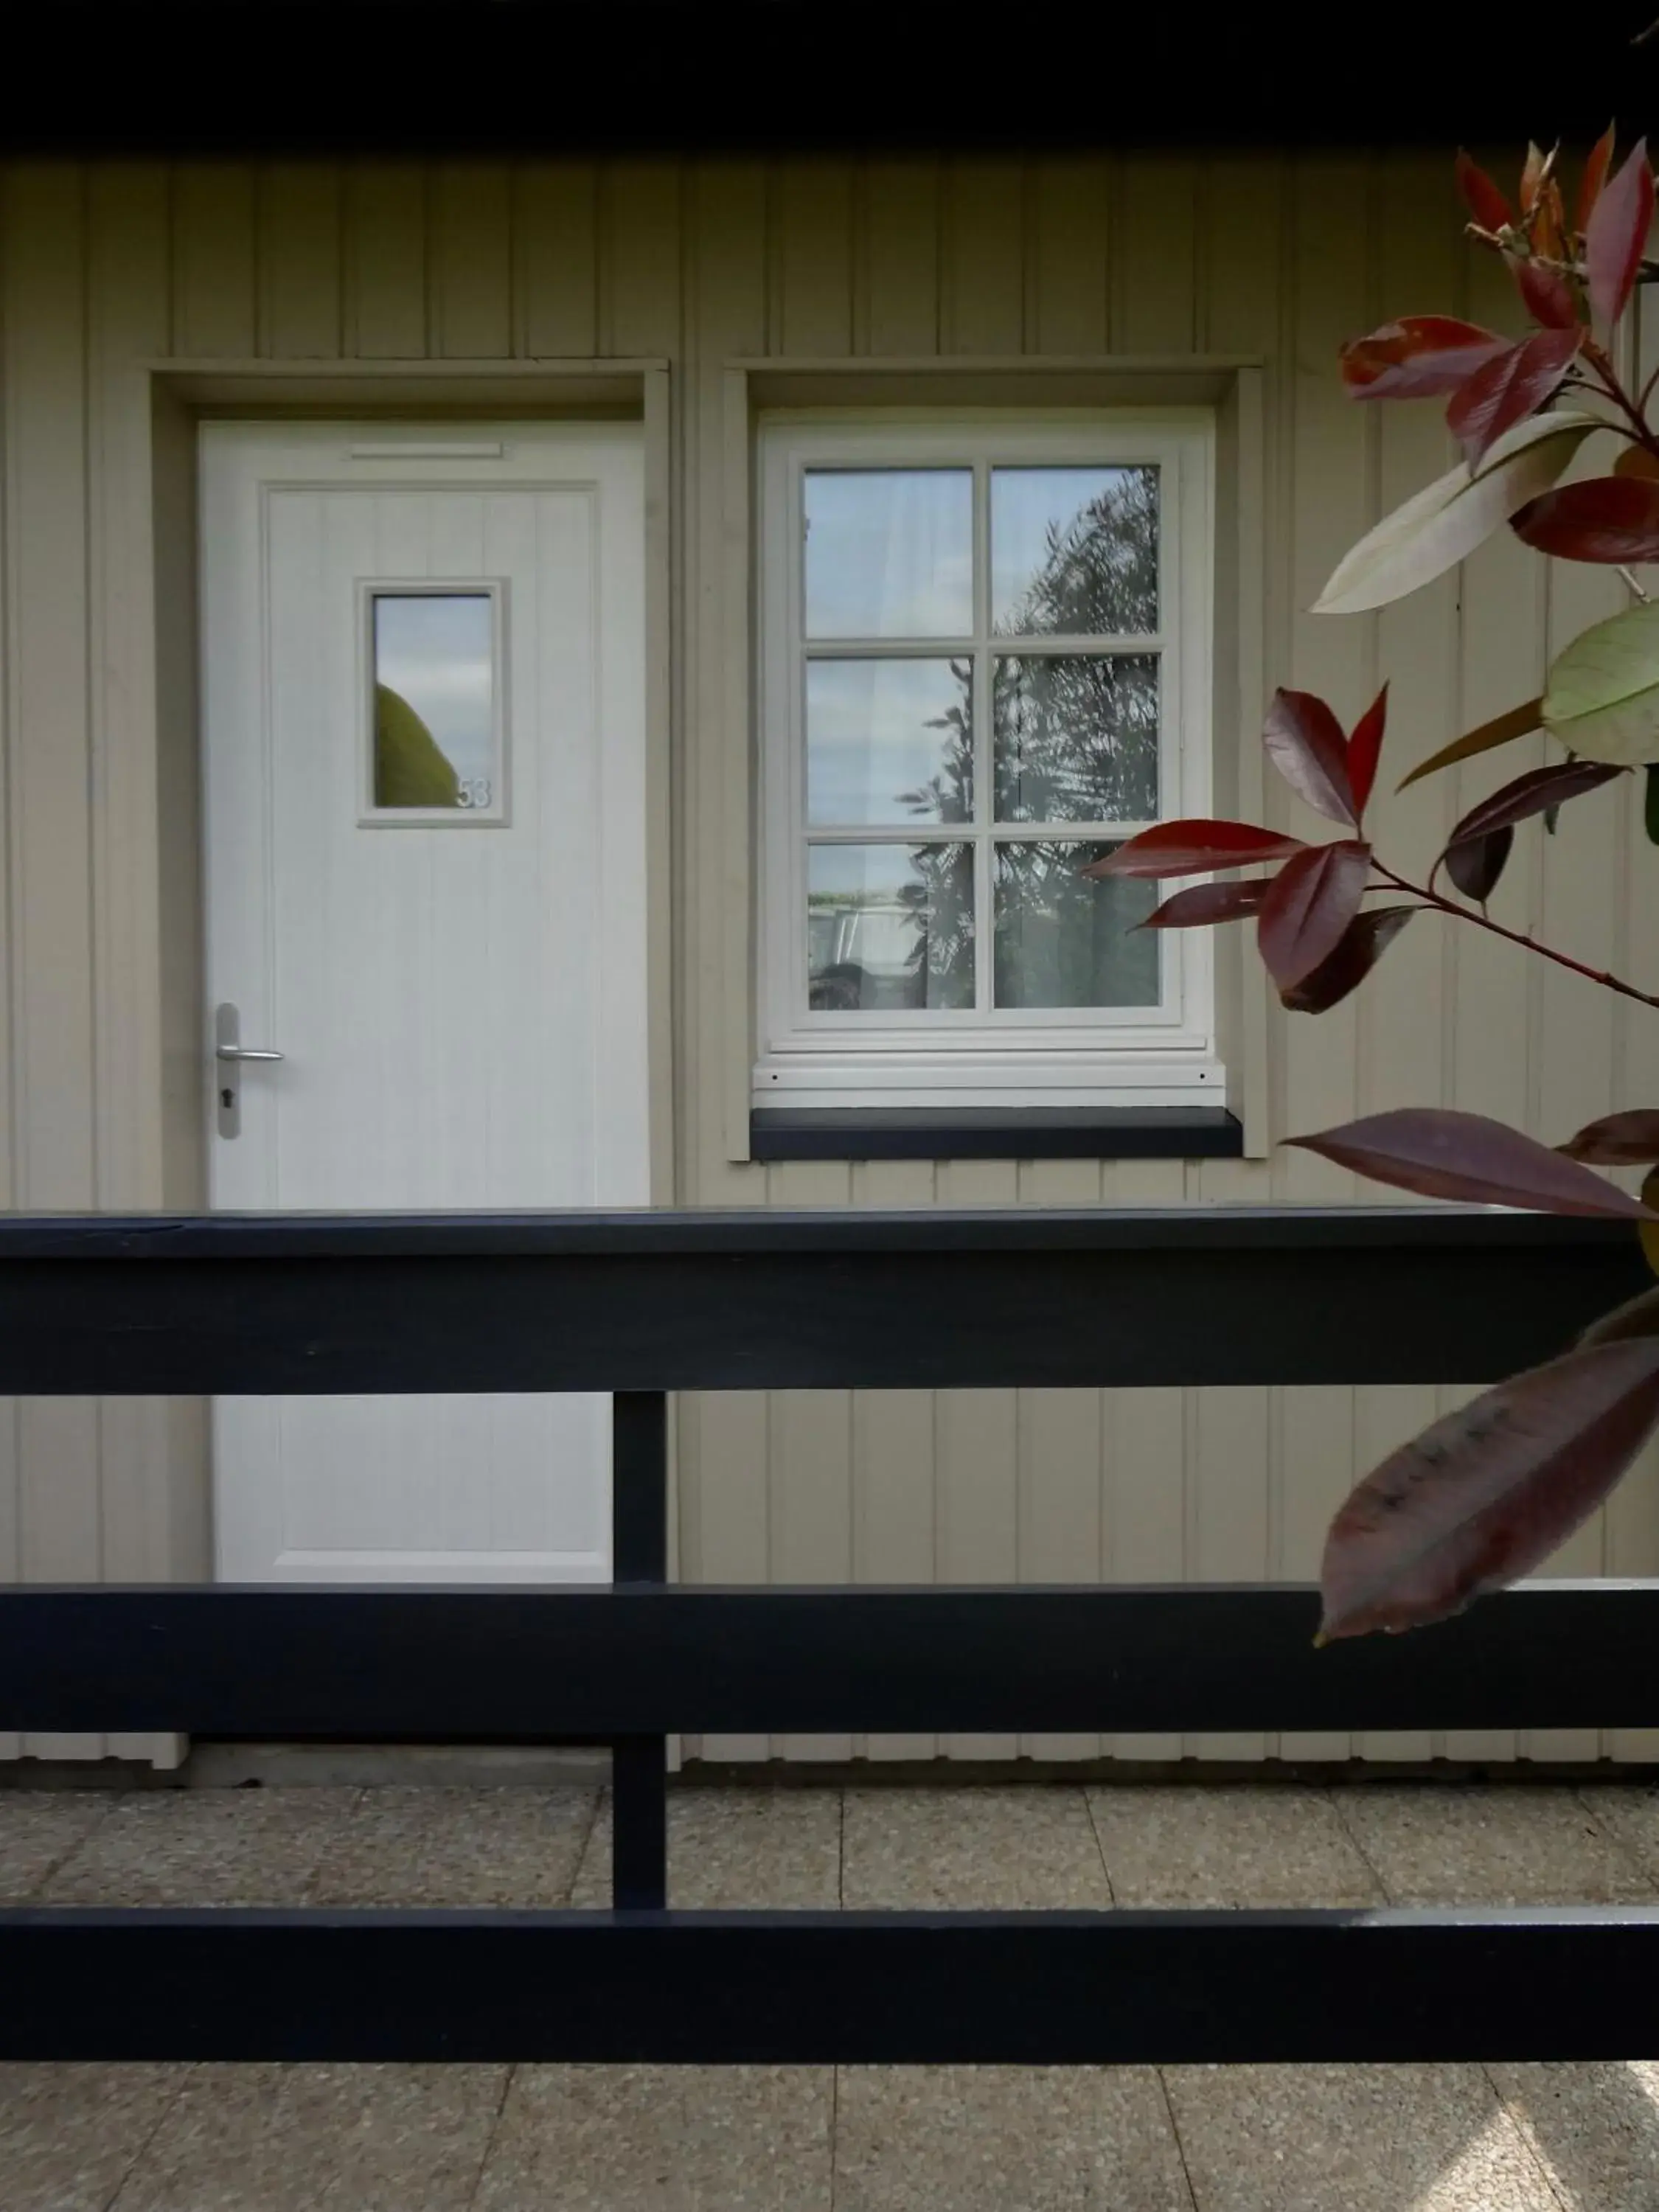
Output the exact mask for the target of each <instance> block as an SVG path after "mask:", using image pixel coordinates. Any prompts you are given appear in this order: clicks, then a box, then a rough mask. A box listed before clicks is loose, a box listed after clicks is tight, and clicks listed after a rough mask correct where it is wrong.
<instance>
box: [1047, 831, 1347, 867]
mask: <svg viewBox="0 0 1659 2212" xmlns="http://www.w3.org/2000/svg"><path fill="white" fill-rule="evenodd" d="M1306 850H1307V847H1306V846H1305V845H1304V842H1303V841H1302V839H1301V838H1300V837H1282V836H1280V835H1279V832H1278V831H1277V830H1276V829H1257V828H1256V827H1255V825H1254V823H1249V822H1210V821H1193V822H1160V823H1157V824H1156V825H1155V827H1153V828H1152V829H1143V830H1142V831H1141V832H1140V834H1139V836H1138V837H1131V838H1129V839H1127V842H1125V843H1123V844H1121V845H1120V846H1119V847H1118V848H1117V850H1116V851H1115V853H1109V854H1107V855H1106V857H1105V859H1104V860H1094V861H1091V863H1090V865H1089V866H1087V867H1086V868H1084V869H1082V870H1081V871H1080V872H1081V873H1082V874H1084V875H1085V876H1207V875H1210V874H1212V872H1213V871H1214V870H1216V869H1217V868H1248V867H1249V866H1250V865H1251V863H1252V862H1253V861H1256V860H1284V859H1285V856H1286V855H1287V854H1291V853H1304V852H1305V851H1306Z"/></svg>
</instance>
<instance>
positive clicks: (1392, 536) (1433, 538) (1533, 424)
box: [1314, 407, 1605, 615]
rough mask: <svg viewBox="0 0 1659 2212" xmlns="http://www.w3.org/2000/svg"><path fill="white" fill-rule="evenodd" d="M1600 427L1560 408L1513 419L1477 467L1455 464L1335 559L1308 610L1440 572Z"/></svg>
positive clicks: (1361, 598)
mask: <svg viewBox="0 0 1659 2212" xmlns="http://www.w3.org/2000/svg"><path fill="white" fill-rule="evenodd" d="M1601 428H1605V425H1604V423H1603V422H1602V421H1601V417H1600V416H1595V415H1589V414H1586V413H1584V412H1583V410H1580V409H1569V408H1565V407H1563V408H1558V409H1557V410H1555V411H1554V412H1553V414H1548V415H1534V416H1530V417H1529V418H1528V420H1527V421H1526V422H1517V423H1516V425H1515V428H1513V429H1512V430H1506V431H1505V432H1504V435H1503V436H1502V437H1501V438H1499V439H1498V441H1497V443H1496V444H1495V445H1494V446H1493V447H1492V449H1491V451H1490V452H1489V453H1487V454H1486V459H1484V460H1483V461H1482V462H1481V464H1480V469H1479V470H1478V471H1475V472H1474V473H1471V471H1470V470H1469V468H1468V464H1467V463H1466V462H1462V461H1460V462H1459V464H1458V465H1457V466H1456V467H1455V469H1450V470H1449V471H1447V473H1446V474H1445V475H1444V476H1443V477H1440V479H1439V480H1438V482H1437V483H1431V484H1430V485H1429V486H1428V487H1427V488H1426V489H1425V490H1423V491H1420V492H1419V493H1418V494H1417V495H1416V497H1415V498H1414V499H1408V500H1407V501H1406V504H1405V505H1404V507H1396V508H1395V511H1394V513H1392V514H1390V515H1389V516H1388V517H1387V518H1386V520H1383V521H1382V522H1379V523H1378V524H1377V526H1376V529H1375V530H1373V531H1371V532H1369V533H1368V534H1367V535H1366V536H1365V537H1364V538H1361V539H1360V541H1359V543H1358V545H1356V546H1355V547H1354V549H1353V550H1352V552H1351V553H1349V554H1348V555H1347V556H1346V558H1344V559H1343V560H1341V561H1340V562H1338V563H1337V567H1336V571H1335V574H1334V575H1333V576H1332V578H1331V580H1330V581H1329V583H1328V584H1327V585H1326V586H1325V589H1324V592H1323V593H1322V596H1321V597H1320V599H1318V601H1317V602H1316V605H1315V607H1314V612H1315V613H1316V614H1318V615H1355V614H1363V613H1364V612H1365V611H1367V610H1368V609H1370V608H1371V607H1383V606H1387V605H1389V601H1390V600H1393V599H1404V597H1405V596H1406V594H1407V592H1414V591H1416V590H1417V588H1418V586H1419V585H1421V584H1427V583H1431V582H1432V581H1433V580H1434V579H1435V578H1436V577H1437V576H1443V575H1444V574H1445V573H1446V571H1447V569H1448V568H1455V567H1456V566H1457V564H1458V562H1460V561H1462V560H1463V559H1464V558H1465V557H1466V556H1468V554H1470V553H1473V552H1474V549H1475V547H1476V546H1477V545H1479V544H1481V543H1482V541H1483V540H1484V539H1486V538H1489V537H1490V536H1491V535H1492V532H1493V531H1494V530H1496V529H1498V527H1499V526H1500V525H1502V524H1504V523H1505V522H1507V521H1508V520H1509V519H1510V515H1512V514H1513V513H1516V509H1517V508H1519V507H1524V506H1525V505H1526V503H1527V501H1528V500H1529V499H1536V498H1537V496H1538V495H1539V494H1540V493H1541V492H1543V491H1547V490H1548V489H1549V488H1550V486H1551V485H1552V484H1553V483H1554V482H1555V480H1556V478H1557V477H1559V475H1560V474H1561V473H1562V471H1564V470H1565V468H1566V466H1567V464H1568V463H1569V462H1570V461H1571V459H1572V457H1573V455H1574V454H1575V453H1577V450H1578V448H1579V447H1580V446H1581V445H1583V441H1584V440H1585V439H1586V438H1588V437H1589V434H1590V432H1591V431H1592V430H1598V429H1601Z"/></svg>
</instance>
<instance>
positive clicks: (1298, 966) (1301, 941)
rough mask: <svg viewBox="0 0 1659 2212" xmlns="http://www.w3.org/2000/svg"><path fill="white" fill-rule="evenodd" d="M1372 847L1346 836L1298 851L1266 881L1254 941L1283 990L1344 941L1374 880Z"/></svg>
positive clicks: (1297, 981)
mask: <svg viewBox="0 0 1659 2212" xmlns="http://www.w3.org/2000/svg"><path fill="white" fill-rule="evenodd" d="M1370 875H1371V848H1370V846H1369V845H1360V844H1357V843H1355V842H1352V840H1350V839H1347V838H1339V839H1338V841H1337V842H1336V843H1335V844H1334V845H1315V846H1313V847H1311V848H1310V849H1309V850H1308V851H1306V852H1303V853H1297V854H1295V855H1294V856H1293V858H1291V860H1286V861H1285V865H1284V866H1283V867H1282V868H1281V869H1280V870H1279V873H1278V874H1277V875H1276V876H1275V877H1274V878H1273V881H1272V883H1271V884H1268V886H1267V897H1266V898H1265V899H1263V900H1262V902H1261V913H1260V914H1259V915H1257V917H1256V926H1255V941H1256V944H1257V946H1258V947H1259V949H1260V951H1261V957H1262V959H1263V961H1264V962H1265V963H1267V973H1268V974H1269V975H1271V976H1272V977H1273V981H1274V982H1275V983H1277V984H1278V986H1279V989H1280V990H1281V991H1288V990H1289V989H1290V988H1291V987H1292V985H1294V984H1297V983H1299V982H1300V981H1302V979H1303V977H1304V975H1311V974H1312V973H1313V971H1314V969H1316V968H1317V967H1318V965H1319V964H1320V963H1321V961H1322V960H1325V959H1328V957H1330V955H1331V954H1332V953H1333V952H1334V951H1335V950H1336V948H1337V945H1339V944H1340V941H1341V939H1342V934H1343V933H1344V931H1345V930H1346V928H1347V927H1348V924H1349V923H1350V922H1351V921H1352V920H1353V918H1354V916H1355V915H1357V914H1358V911H1359V902H1360V900H1361V899H1363V898H1364V896H1365V887H1366V885H1367V884H1369V883H1370Z"/></svg>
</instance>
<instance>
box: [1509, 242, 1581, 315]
mask: <svg viewBox="0 0 1659 2212" xmlns="http://www.w3.org/2000/svg"><path fill="white" fill-rule="evenodd" d="M1509 260H1510V268H1511V269H1513V270H1514V271H1515V281H1516V284H1517V285H1518V286H1519V287H1520V290H1521V297H1522V300H1523V301H1524V302H1525V303H1526V309H1527V313H1528V314H1529V315H1530V316H1531V317H1532V319H1533V320H1534V322H1535V323H1542V325H1544V327H1545V329H1546V330H1547V331H1574V330H1577V328H1578V324H1579V317H1578V301H1577V296H1576V295H1575V294H1574V292H1573V289H1572V287H1571V284H1569V283H1568V282H1567V280H1566V278H1565V276H1563V275H1562V274H1561V271H1560V270H1559V269H1552V268H1550V267H1549V265H1548V264H1547V263H1545V262H1542V261H1538V260H1533V259H1529V258H1526V257H1524V256H1517V255H1513V254H1512V255H1510V257H1509Z"/></svg>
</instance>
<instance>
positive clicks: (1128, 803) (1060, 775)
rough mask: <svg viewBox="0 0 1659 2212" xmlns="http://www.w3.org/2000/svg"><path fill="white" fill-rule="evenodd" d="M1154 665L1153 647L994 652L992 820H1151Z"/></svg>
mask: <svg viewBox="0 0 1659 2212" xmlns="http://www.w3.org/2000/svg"><path fill="white" fill-rule="evenodd" d="M991 726H992V738H993V745H994V753H995V762H996V778H995V781H996V799H997V819H998V821H999V822H1151V821H1153V820H1155V819H1156V817H1157V815H1158V654H1157V653H1054V654H1045V655H1043V656H1042V658H1041V659H1038V658H1035V657H1033V656H1031V655H1029V654H1028V655H1025V656H1023V657H1017V656H1015V655H1014V654H1012V653H1010V654H1006V655H1003V656H1000V657H999V659H998V660H997V663H996V667H995V671H994V675H993V678H992V684H991Z"/></svg>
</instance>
